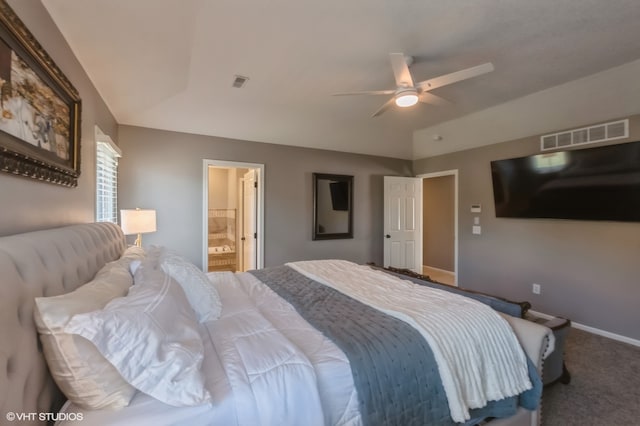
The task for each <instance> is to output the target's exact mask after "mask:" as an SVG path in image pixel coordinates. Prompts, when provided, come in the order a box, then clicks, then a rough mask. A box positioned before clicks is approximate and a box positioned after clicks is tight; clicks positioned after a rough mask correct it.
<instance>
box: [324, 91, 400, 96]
mask: <svg viewBox="0 0 640 426" xmlns="http://www.w3.org/2000/svg"><path fill="white" fill-rule="evenodd" d="M395 92H396V91H395V90H361V91H356V92H342V93H334V94H333V95H332V96H349V95H392V94H394V93H395Z"/></svg>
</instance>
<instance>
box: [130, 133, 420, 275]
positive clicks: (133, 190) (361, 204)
mask: <svg viewBox="0 0 640 426" xmlns="http://www.w3.org/2000/svg"><path fill="white" fill-rule="evenodd" d="M119 132H120V133H119V137H120V145H121V147H122V150H123V152H124V157H123V158H122V159H121V162H120V176H119V178H120V180H119V183H118V184H119V188H118V191H119V200H118V201H119V203H120V205H121V206H122V207H123V208H130V207H141V208H153V209H156V210H157V221H158V231H157V232H155V233H153V234H146V235H145V236H144V237H143V242H144V244H145V245H150V244H161V245H165V246H168V247H171V248H173V249H175V250H177V251H178V252H180V253H182V254H183V255H184V256H186V257H187V258H189V259H190V260H191V261H193V262H194V263H195V264H196V265H201V263H202V244H203V243H202V238H203V235H202V234H203V227H202V209H203V207H202V199H203V159H210V160H227V161H241V162H249V163H261V164H264V165H265V175H266V176H265V265H266V266H271V265H278V264H282V263H284V262H287V261H292V260H304V259H322V258H333V257H335V258H343V259H350V260H353V261H355V262H369V261H375V262H376V263H379V264H381V263H382V239H383V238H382V237H383V235H382V226H383V216H382V214H383V208H382V205H383V186H382V181H383V179H382V177H383V176H384V175H397V176H409V175H410V174H411V162H410V161H407V160H398V159H390V158H383V157H374V156H366V155H358V154H346V153H339V152H334V151H324V150H317V149H308V148H296V147H290V146H284V145H274V144H265V143H256V142H247V141H240V140H232V139H224V138H217V137H208V136H199V135H190V134H184V133H175V132H168V131H162V130H153V129H146V128H141V127H132V126H121V127H120V131H119ZM314 172H317V173H334V174H347V175H353V176H354V238H353V239H348V240H327V241H312V240H311V231H312V226H313V217H312V173H314Z"/></svg>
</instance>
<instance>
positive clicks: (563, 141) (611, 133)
mask: <svg viewBox="0 0 640 426" xmlns="http://www.w3.org/2000/svg"><path fill="white" fill-rule="evenodd" d="M628 137H629V120H628V119H626V120H620V121H612V122H611V123H604V124H598V125H596V126H590V127H583V128H580V129H573V130H567V131H564V132H560V133H552V134H550V135H543V136H540V149H541V150H542V151H548V150H551V149H559V148H564V147H567V146H575V145H583V144H587V143H595V142H605V141H611V140H614V139H622V138H628Z"/></svg>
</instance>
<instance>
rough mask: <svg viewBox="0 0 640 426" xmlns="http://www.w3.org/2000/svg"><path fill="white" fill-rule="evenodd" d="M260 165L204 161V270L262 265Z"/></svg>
mask: <svg viewBox="0 0 640 426" xmlns="http://www.w3.org/2000/svg"><path fill="white" fill-rule="evenodd" d="M263 179H264V165H262V164H253V163H239V162H231V161H218V160H204V200H203V205H204V214H203V216H204V227H203V228H204V238H203V240H204V249H203V265H204V268H203V269H205V270H206V271H209V272H212V271H231V272H238V271H247V270H250V269H259V268H262V267H263V264H264V253H263V248H264V241H263V223H264V220H263V211H264V209H263V205H264V196H263V186H264V185H263V182H262V181H263Z"/></svg>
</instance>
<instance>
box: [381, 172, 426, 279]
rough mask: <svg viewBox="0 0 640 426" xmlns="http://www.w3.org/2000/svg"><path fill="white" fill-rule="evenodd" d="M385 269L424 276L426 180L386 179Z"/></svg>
mask: <svg viewBox="0 0 640 426" xmlns="http://www.w3.org/2000/svg"><path fill="white" fill-rule="evenodd" d="M384 266H385V267H388V266H392V267H394V268H407V269H411V270H412V271H414V272H417V273H419V274H421V273H422V179H421V178H412V177H396V176H385V177H384Z"/></svg>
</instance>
